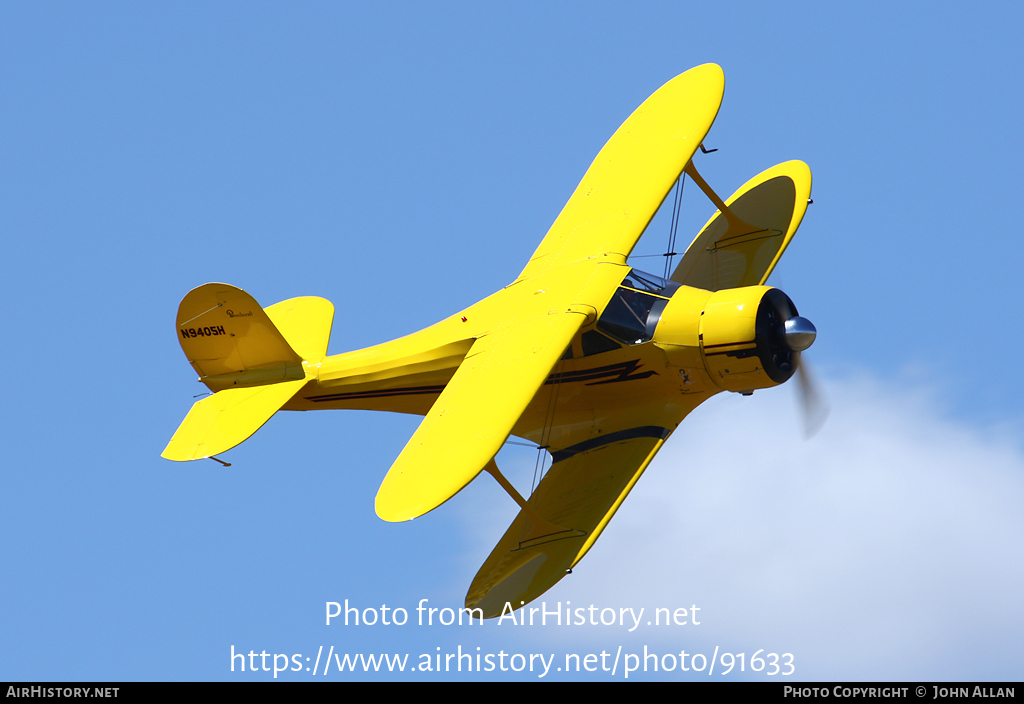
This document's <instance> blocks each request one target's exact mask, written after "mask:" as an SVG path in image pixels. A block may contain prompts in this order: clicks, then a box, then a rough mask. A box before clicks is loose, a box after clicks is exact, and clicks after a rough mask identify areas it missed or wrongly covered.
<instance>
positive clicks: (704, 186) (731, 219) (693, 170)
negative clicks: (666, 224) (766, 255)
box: [683, 160, 763, 232]
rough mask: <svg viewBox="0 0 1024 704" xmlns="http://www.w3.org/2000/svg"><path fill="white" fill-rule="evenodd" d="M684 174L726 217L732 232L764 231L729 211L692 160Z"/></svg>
mask: <svg viewBox="0 0 1024 704" xmlns="http://www.w3.org/2000/svg"><path fill="white" fill-rule="evenodd" d="M683 172H684V173H686V174H689V176H690V178H692V179H693V181H694V183H696V184H697V185H698V186H699V187H700V190H702V191H704V195H706V196H707V197H708V200H710V201H711V202H712V203H714V204H715V207H716V208H718V210H719V212H721V213H722V215H724V216H725V219H726V221H727V222H728V223H729V229H730V230H732V229H733V228H735V229H736V230H738V231H745V232H757V231H759V230H761V229H763V228H760V227H754V226H753V225H751V224H749V223H747V222H744V221H743V219H742V218H740V216H738V215H737V214H736V213H734V212H732V210H730V209H729V206H727V205H726V204H725V202H724V201H723V200H722V199H721V198H719V197H718V194H717V193H715V191H714V190H713V189H712V188H711V186H709V185H708V182H707V181H705V180H704V177H703V176H701V175H700V174H699V173H697V167H695V166H694V165H693V161H692V160H691V161H689V162H687V164H686V166H685V167H683Z"/></svg>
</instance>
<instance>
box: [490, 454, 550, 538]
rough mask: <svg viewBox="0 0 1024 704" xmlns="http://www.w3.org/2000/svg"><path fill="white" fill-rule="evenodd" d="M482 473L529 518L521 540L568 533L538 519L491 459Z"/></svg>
mask: <svg viewBox="0 0 1024 704" xmlns="http://www.w3.org/2000/svg"><path fill="white" fill-rule="evenodd" d="M484 471H485V472H487V473H488V474H490V475H491V476H492V477H494V479H495V480H496V481H497V482H498V484H500V485H501V488H502V489H504V490H505V493H507V494H508V495H509V496H511V497H512V500H513V501H515V502H516V503H517V504H519V508H521V509H522V510H523V513H525V514H526V515H527V516H528V517H529V518H530V526H529V527H528V528H527V530H526V535H524V536H523V540H524V541H526V540H532V539H534V538H539V537H541V536H545V535H554V534H555V533H566V532H570V529H569V528H563V527H562V526H556V525H555V524H554V523H548V522H547V521H545V520H544V519H543V518H541V517H540V514H538V513H537V512H536V511H534V510H533V507H532V506H530V504H529V503H527V501H526V499H524V498H523V496H522V494H520V493H519V492H518V491H516V488H515V487H514V486H512V483H511V482H510V481H509V480H508V479H506V478H505V475H504V474H502V473H501V470H499V469H498V463H497V462H495V461H494V459H493V458H492V459H491V461H490V462H488V463H487V466H486V467H484Z"/></svg>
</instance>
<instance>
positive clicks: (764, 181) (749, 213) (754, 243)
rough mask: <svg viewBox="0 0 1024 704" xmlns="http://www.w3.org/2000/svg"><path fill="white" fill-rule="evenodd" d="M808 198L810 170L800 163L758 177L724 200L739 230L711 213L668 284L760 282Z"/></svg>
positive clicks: (711, 287) (718, 286) (711, 286)
mask: <svg viewBox="0 0 1024 704" xmlns="http://www.w3.org/2000/svg"><path fill="white" fill-rule="evenodd" d="M810 195H811V170H810V168H808V166H807V164H805V163H804V162H802V161H787V162H784V163H782V164H779V165H778V166H773V167H772V168H770V169H768V170H767V171H763V172H761V173H759V174H758V175H757V176H755V177H754V178H752V179H750V180H749V181H747V182H746V183H745V184H743V185H742V186H741V187H740V189H739V190H738V191H736V192H735V193H733V194H732V195H731V196H730V197H729V200H727V201H726V202H725V205H726V206H728V209H729V210H730V211H732V212H733V214H734V215H735V216H736V218H734V222H737V218H738V220H739V221H742V226H733V227H732V228H730V227H729V223H728V221H727V218H726V217H725V215H723V214H722V213H721V212H720V211H715V214H714V215H713V216H712V217H711V219H710V220H708V222H707V224H706V225H704V228H703V229H702V230H701V231H700V234H698V235H697V237H696V238H694V240H693V242H692V243H691V244H690V246H689V247H688V248H687V250H686V254H684V255H683V258H682V260H681V261H680V262H679V266H678V267H676V270H675V273H673V274H672V280H673V281H675V282H677V283H681V284H684V285H686V286H693V287H695V288H702V289H705V290H707V291H721V290H723V289H727V288H737V287H739V286H757V285H761V284H764V282H765V281H767V280H768V275H769V274H771V273H772V270H773V269H774V268H775V265H776V264H778V262H779V259H780V258H781V257H782V253H783V252H785V251H786V247H787V246H789V242H790V240H792V239H793V235H794V233H796V229H797V228H798V227H800V222H801V220H803V217H804V212H805V211H806V210H807V199H808V198H809V197H810ZM748 224H749V227H747V225H748Z"/></svg>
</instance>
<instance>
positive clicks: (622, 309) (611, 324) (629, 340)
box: [597, 269, 679, 345]
mask: <svg viewBox="0 0 1024 704" xmlns="http://www.w3.org/2000/svg"><path fill="white" fill-rule="evenodd" d="M677 288H679V284H677V283H675V282H672V281H665V280H664V279H662V278H660V277H657V276H653V275H651V274H645V273H643V272H640V271H637V270H636V269H633V270H631V271H630V272H629V274H627V275H626V278H624V279H623V280H622V285H620V286H619V288H618V290H616V291H615V294H614V295H613V296H612V300H611V301H609V302H608V305H607V306H606V307H605V309H604V312H603V313H601V318H600V319H599V320H598V321H597V329H598V330H600V331H601V332H603V333H605V334H607V335H609V336H610V337H613V338H615V339H616V340H619V341H621V342H624V343H626V344H627V345H638V344H640V343H642V342H647V341H648V340H650V339H651V338H653V337H654V329H655V328H656V327H657V326H658V321H659V320H660V319H661V312H662V311H663V310H664V309H665V305H666V304H667V303H668V298H663V297H662V296H671V295H672V293H673V292H674V291H675V290H676V289H677ZM645 291H648V292H650V293H644V292H645ZM652 294H655V295H652Z"/></svg>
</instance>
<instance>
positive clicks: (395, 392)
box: [306, 359, 658, 403]
mask: <svg viewBox="0 0 1024 704" xmlns="http://www.w3.org/2000/svg"><path fill="white" fill-rule="evenodd" d="M639 366H640V360H639V359H634V360H631V361H629V362H620V363H619V364H609V365H608V366H605V367H595V368H593V369H583V370H581V371H578V372H562V373H560V374H552V375H551V376H549V377H548V378H547V379H545V380H544V383H545V384H564V383H568V382H573V381H589V382H591V383H590V384H588V386H593V385H596V384H614V383H617V382H620V381H636V380H637V379H646V378H647V377H649V376H653V375H655V374H657V373H658V372H656V371H654V370H650V371H646V372H640V373H638V374H633V371H634V370H635V369H636V368H637V367H639ZM608 377H612V378H611V379H609V378H608ZM598 379H604V381H598ZM444 387H445V385H444V384H441V385H439V386H405V387H400V388H396V389H378V390H376V391H349V392H347V393H338V394H324V395H322V396H307V397H306V400H307V401H312V402H313V403H324V402H326V401H349V400H356V399H364V398H390V397H392V396H418V395H422V394H439V393H441V392H442V391H444Z"/></svg>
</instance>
